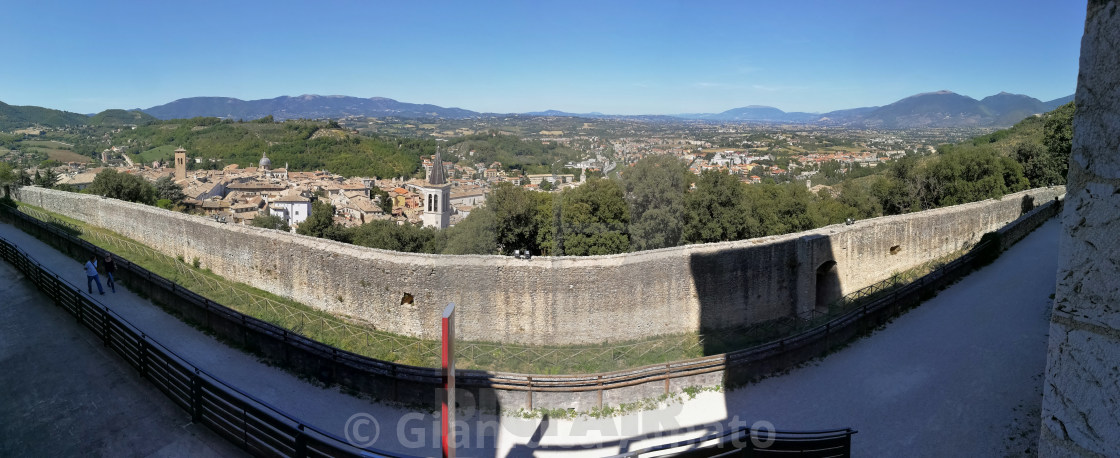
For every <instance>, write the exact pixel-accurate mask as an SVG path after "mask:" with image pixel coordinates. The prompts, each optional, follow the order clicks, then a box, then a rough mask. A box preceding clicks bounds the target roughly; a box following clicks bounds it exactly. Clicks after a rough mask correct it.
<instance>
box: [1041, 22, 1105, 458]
mask: <svg viewBox="0 0 1120 458" xmlns="http://www.w3.org/2000/svg"><path fill="white" fill-rule="evenodd" d="M1118 3H1120V2H1117V1H1116V0H1112V1H1101V0H1090V1H1089V6H1088V14H1087V16H1086V21H1085V35H1084V36H1083V37H1082V40H1081V69H1080V73H1079V74H1078V77H1077V93H1076V95H1075V99H1076V105H1077V111H1076V113H1075V114H1074V120H1073V151H1072V154H1071V156H1070V161H1069V177H1068V189H1069V194H1068V195H1067V196H1066V202H1065V209H1064V211H1063V213H1062V234H1061V236H1060V239H1059V245H1058V250H1059V251H1058V252H1059V256H1060V258H1059V260H1058V273H1057V291H1056V292H1055V297H1054V313H1053V315H1052V316H1051V319H1050V344H1049V349H1048V352H1047V364H1046V383H1045V384H1044V385H1043V401H1042V432H1041V438H1040V443H1039V454H1040V455H1042V456H1092V455H1099V456H1115V455H1116V454H1117V453H1118V451H1120V369H1118V367H1120V65H1118V63H1120V4H1118Z"/></svg>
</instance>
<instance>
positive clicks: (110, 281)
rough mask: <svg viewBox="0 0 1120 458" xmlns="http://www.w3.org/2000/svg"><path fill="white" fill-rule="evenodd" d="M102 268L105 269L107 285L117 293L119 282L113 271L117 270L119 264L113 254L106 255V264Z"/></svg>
mask: <svg viewBox="0 0 1120 458" xmlns="http://www.w3.org/2000/svg"><path fill="white" fill-rule="evenodd" d="M101 268H102V270H104V271H105V285H106V286H108V287H109V289H110V290H112V291H113V294H116V293H117V284H116V282H115V281H114V280H115V279H114V278H113V273H115V272H116V271H117V264H116V263H114V262H113V255H111V254H107V255H105V264H104V265H103V266H102V267H101Z"/></svg>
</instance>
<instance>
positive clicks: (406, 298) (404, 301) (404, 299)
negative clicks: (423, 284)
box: [401, 293, 412, 305]
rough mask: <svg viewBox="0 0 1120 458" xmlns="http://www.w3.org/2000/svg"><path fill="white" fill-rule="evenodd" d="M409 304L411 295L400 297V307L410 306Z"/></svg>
mask: <svg viewBox="0 0 1120 458" xmlns="http://www.w3.org/2000/svg"><path fill="white" fill-rule="evenodd" d="M411 303H412V295H411V294H408V293H404V296H401V305H404V304H411Z"/></svg>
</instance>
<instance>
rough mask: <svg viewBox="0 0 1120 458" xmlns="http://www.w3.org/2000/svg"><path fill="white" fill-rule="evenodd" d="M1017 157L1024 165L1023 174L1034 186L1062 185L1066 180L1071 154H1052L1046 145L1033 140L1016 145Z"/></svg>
mask: <svg viewBox="0 0 1120 458" xmlns="http://www.w3.org/2000/svg"><path fill="white" fill-rule="evenodd" d="M1015 159H1016V160H1017V161H1019V164H1021V165H1022V166H1023V176H1024V177H1026V179H1027V180H1028V181H1030V184H1031V186H1032V187H1039V186H1050V185H1060V184H1065V182H1066V175H1065V174H1066V172H1067V168H1068V160H1069V156H1068V155H1067V156H1066V157H1064V158H1063V157H1060V156H1059V155H1056V154H1051V153H1050V151H1048V150H1047V149H1046V147H1044V146H1042V145H1040V144H1038V143H1031V142H1023V143H1020V144H1018V145H1016V146H1015Z"/></svg>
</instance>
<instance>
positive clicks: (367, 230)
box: [348, 221, 442, 253]
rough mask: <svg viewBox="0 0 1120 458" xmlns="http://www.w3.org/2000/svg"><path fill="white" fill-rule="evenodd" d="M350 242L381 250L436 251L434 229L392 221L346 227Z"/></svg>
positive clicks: (438, 250) (437, 248)
mask: <svg viewBox="0 0 1120 458" xmlns="http://www.w3.org/2000/svg"><path fill="white" fill-rule="evenodd" d="M348 232H349V238H350V243H353V244H355V245H361V246H366V247H370V248H380V249H383V250H393V251H405V252H412V253H438V252H440V251H442V249H441V248H442V247H439V246H437V245H438V242H437V237H436V230H435V229H433V228H430V227H419V226H414V225H412V224H403V225H398V224H397V223H396V222H394V221H372V222H369V223H366V224H363V225H361V226H356V227H353V228H350V229H348Z"/></svg>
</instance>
